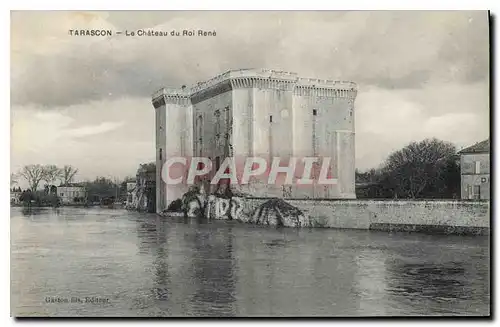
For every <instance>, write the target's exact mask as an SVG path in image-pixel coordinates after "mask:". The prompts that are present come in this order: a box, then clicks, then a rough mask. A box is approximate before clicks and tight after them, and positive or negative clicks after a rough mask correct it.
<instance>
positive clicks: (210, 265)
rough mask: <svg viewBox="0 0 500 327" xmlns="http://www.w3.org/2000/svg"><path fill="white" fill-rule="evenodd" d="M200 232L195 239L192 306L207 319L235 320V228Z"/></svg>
mask: <svg viewBox="0 0 500 327" xmlns="http://www.w3.org/2000/svg"><path fill="white" fill-rule="evenodd" d="M205 226H206V228H199V229H196V231H195V233H194V237H193V243H194V249H195V252H194V253H195V255H194V257H193V258H192V265H193V267H192V270H193V283H194V284H195V287H196V291H195V293H194V294H193V295H192V296H191V299H190V300H191V304H192V306H193V307H194V308H195V309H196V311H198V312H203V315H205V316H215V317H221V316H232V315H234V314H235V313H236V309H235V307H234V305H233V304H234V302H235V298H234V292H235V283H234V278H235V277H234V271H233V270H234V268H235V266H234V259H233V231H232V227H230V226H229V227H227V228H224V229H220V228H217V227H215V228H214V225H209V224H207V225H205Z"/></svg>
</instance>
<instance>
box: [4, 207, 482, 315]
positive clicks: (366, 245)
mask: <svg viewBox="0 0 500 327" xmlns="http://www.w3.org/2000/svg"><path fill="white" fill-rule="evenodd" d="M10 223H11V224H10V225H11V314H12V315H13V316H17V317H36V316H51V317H80V316H81V317H89V316H90V317H163V316H177V317H193V316H194V317H199V316H203V317H228V316H244V317H248V316H250V317H252V316H260V317H262V316H266V317H269V316H272V317H280V316H285V317H292V316H323V317H324V316H337V317H339V316H340V317H358V316H409V315H410V316H422V315H424V316H441V315H462V316H463V315H475V316H477V315H489V313H490V281H489V275H490V271H489V269H490V266H489V265H490V259H489V238H488V237H486V236H445V235H424V234H411V233H393V234H391V233H386V232H374V231H365V230H332V229H301V230H297V229H293V228H282V229H276V228H273V227H264V226H253V225H248V224H242V223H238V222H233V221H209V222H199V221H196V220H188V221H185V220H184V219H182V218H170V219H169V218H161V217H159V216H156V215H154V214H139V213H134V212H127V211H124V210H111V209H97V208H90V209H78V208H60V209H33V210H32V211H23V210H22V209H21V208H12V209H11V219H10Z"/></svg>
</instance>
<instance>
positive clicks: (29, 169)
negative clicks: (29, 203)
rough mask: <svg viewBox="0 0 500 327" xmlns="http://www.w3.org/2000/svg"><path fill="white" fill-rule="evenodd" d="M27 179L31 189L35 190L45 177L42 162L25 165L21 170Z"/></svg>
mask: <svg viewBox="0 0 500 327" xmlns="http://www.w3.org/2000/svg"><path fill="white" fill-rule="evenodd" d="M19 175H21V176H22V177H23V178H24V179H26V181H27V182H28V185H29V187H30V189H31V190H32V191H33V192H34V191H36V190H37V189H38V184H40V181H41V180H42V179H43V177H44V168H43V166H42V165H40V164H36V165H27V166H24V167H23V168H22V169H21V171H20V172H19Z"/></svg>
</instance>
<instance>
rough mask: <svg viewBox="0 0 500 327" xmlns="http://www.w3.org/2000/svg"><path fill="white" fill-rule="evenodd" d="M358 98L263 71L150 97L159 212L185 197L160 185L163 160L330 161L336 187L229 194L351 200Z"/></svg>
mask: <svg viewBox="0 0 500 327" xmlns="http://www.w3.org/2000/svg"><path fill="white" fill-rule="evenodd" d="M356 94H357V87H356V84H355V83H352V82H347V81H333V80H321V79H312V78H301V77H299V76H297V74H295V73H290V72H283V71H274V70H265V69H242V70H232V71H228V72H226V73H223V74H221V75H218V76H216V77H214V78H212V79H210V80H208V81H206V82H201V83H198V84H196V85H195V86H193V87H191V88H186V87H182V88H181V89H170V88H162V89H160V90H159V91H157V92H156V93H155V94H153V96H152V102H153V106H154V108H155V111H156V119H155V120H156V170H157V172H156V206H157V211H158V212H159V211H162V210H164V209H166V208H167V206H168V205H169V204H170V203H171V202H172V201H174V200H176V199H179V198H180V197H181V196H182V194H184V193H185V192H186V191H187V190H188V186H187V185H166V183H165V182H164V181H163V180H162V178H161V170H162V166H163V164H164V163H165V161H166V158H167V157H173V156H182V157H193V156H200V157H209V158H210V159H211V160H212V162H215V165H216V166H218V165H219V164H220V163H222V162H223V160H224V158H226V157H239V158H244V157H257V156H258V157H265V158H273V157H281V158H289V157H298V158H301V157H330V158H331V159H332V160H331V162H330V165H331V171H332V172H333V174H334V176H335V177H336V178H337V179H338V183H337V184H335V185H327V186H325V185H315V186H314V187H311V188H300V187H296V186H289V187H285V186H273V185H257V184H256V183H250V184H248V185H234V187H235V188H237V191H238V192H242V193H246V194H251V195H253V196H258V197H287V198H329V199H354V198H355V197H356V196H355V162H354V156H355V151H354V149H355V147H354V142H355V131H354V100H355V98H356ZM216 168H218V167H216ZM214 173H215V172H214ZM231 188H233V186H231ZM209 192H210V190H209Z"/></svg>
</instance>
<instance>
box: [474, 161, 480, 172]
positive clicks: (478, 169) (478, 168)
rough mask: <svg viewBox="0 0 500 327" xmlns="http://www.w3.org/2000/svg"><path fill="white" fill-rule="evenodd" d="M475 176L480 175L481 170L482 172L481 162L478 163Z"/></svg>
mask: <svg viewBox="0 0 500 327" xmlns="http://www.w3.org/2000/svg"><path fill="white" fill-rule="evenodd" d="M475 168H476V169H475V172H474V173H475V174H479V173H480V170H481V162H479V161H476V167H475Z"/></svg>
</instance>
